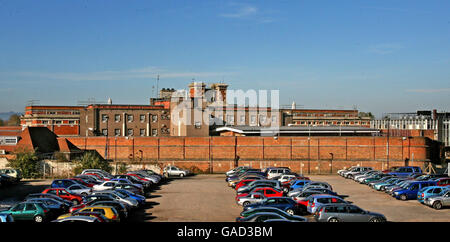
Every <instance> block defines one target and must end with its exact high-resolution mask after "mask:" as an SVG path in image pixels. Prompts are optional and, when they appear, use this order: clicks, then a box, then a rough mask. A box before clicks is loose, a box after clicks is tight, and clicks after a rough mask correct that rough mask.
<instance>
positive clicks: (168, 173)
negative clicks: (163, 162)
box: [163, 166, 191, 177]
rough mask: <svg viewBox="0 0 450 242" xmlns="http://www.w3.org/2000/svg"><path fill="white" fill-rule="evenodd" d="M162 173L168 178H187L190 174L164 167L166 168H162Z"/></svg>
mask: <svg viewBox="0 0 450 242" xmlns="http://www.w3.org/2000/svg"><path fill="white" fill-rule="evenodd" d="M163 172H164V174H166V176H168V177H170V176H179V177H185V176H188V175H190V174H191V173H190V171H189V170H186V169H181V168H178V167H176V166H166V167H164V170H163Z"/></svg>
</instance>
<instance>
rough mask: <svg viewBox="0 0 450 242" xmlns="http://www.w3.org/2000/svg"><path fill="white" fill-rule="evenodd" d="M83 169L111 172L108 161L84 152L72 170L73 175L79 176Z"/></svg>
mask: <svg viewBox="0 0 450 242" xmlns="http://www.w3.org/2000/svg"><path fill="white" fill-rule="evenodd" d="M84 169H102V170H104V171H107V172H111V171H112V169H113V168H112V166H111V165H110V164H109V163H108V161H106V160H104V159H103V158H102V157H101V156H100V155H98V154H97V153H95V152H86V153H85V154H84V155H83V156H82V157H81V160H79V161H77V164H76V166H75V168H74V172H75V174H80V173H81V172H82V171H83V170H84Z"/></svg>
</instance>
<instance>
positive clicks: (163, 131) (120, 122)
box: [80, 104, 170, 136]
mask: <svg viewBox="0 0 450 242" xmlns="http://www.w3.org/2000/svg"><path fill="white" fill-rule="evenodd" d="M80 130H81V132H80V136H169V135H170V113H169V110H168V109H165V108H164V106H155V105H116V104H114V105H113V104H108V105H98V104H97V105H89V106H87V107H85V108H83V109H82V110H81V111H80Z"/></svg>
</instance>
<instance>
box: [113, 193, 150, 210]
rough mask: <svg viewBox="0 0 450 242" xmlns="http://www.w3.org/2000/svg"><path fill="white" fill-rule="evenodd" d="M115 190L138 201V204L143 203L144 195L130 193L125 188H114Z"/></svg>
mask: <svg viewBox="0 0 450 242" xmlns="http://www.w3.org/2000/svg"><path fill="white" fill-rule="evenodd" d="M115 191H117V192H120V193H121V194H123V195H125V196H127V197H130V198H133V199H135V200H136V201H137V202H138V203H139V206H141V205H144V204H145V197H144V196H141V195H138V194H134V193H132V192H130V191H127V190H124V189H115Z"/></svg>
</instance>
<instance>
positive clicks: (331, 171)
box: [330, 153, 334, 174]
mask: <svg viewBox="0 0 450 242" xmlns="http://www.w3.org/2000/svg"><path fill="white" fill-rule="evenodd" d="M330 155H331V160H330V174H333V158H334V154H333V153H330Z"/></svg>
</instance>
